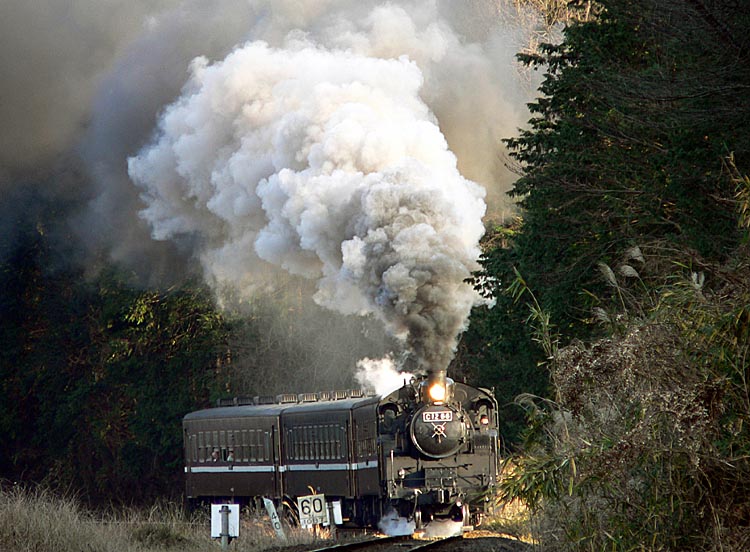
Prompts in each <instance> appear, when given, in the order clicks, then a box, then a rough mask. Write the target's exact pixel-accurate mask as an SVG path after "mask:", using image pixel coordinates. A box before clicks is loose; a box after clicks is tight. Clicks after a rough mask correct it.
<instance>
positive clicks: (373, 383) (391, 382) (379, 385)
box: [354, 356, 414, 396]
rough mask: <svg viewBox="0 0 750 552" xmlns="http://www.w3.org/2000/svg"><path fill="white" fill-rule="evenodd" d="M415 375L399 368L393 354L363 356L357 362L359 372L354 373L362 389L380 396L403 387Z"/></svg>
mask: <svg viewBox="0 0 750 552" xmlns="http://www.w3.org/2000/svg"><path fill="white" fill-rule="evenodd" d="M413 377H414V374H411V373H409V372H403V371H401V370H399V369H398V368H397V366H396V362H395V361H394V360H393V357H391V356H386V357H383V358H377V359H371V358H363V359H362V360H360V361H359V362H357V372H356V373H355V374H354V379H355V380H357V383H359V385H360V386H361V387H362V389H364V390H366V391H372V392H374V393H376V394H378V395H380V396H384V395H387V394H388V393H390V392H391V391H395V390H396V389H398V388H400V387H402V386H403V385H404V384H406V383H408V382H409V381H411V379H412V378H413Z"/></svg>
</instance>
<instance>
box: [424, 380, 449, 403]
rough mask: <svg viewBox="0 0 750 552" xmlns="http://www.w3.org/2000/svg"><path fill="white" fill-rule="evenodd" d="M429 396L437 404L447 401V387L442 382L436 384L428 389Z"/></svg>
mask: <svg viewBox="0 0 750 552" xmlns="http://www.w3.org/2000/svg"><path fill="white" fill-rule="evenodd" d="M427 395H428V396H429V397H430V400H431V401H432V402H435V403H440V402H443V401H444V400H445V395H446V392H445V385H444V384H443V383H442V382H435V383H433V384H432V385H430V387H429V388H428V389H427Z"/></svg>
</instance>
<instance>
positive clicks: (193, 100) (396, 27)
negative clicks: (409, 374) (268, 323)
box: [128, 5, 485, 369]
mask: <svg viewBox="0 0 750 552" xmlns="http://www.w3.org/2000/svg"><path fill="white" fill-rule="evenodd" d="M432 15H433V17H435V18H436V19H435V20H434V21H433V22H432V23H431V24H430V25H429V26H428V27H427V29H426V30H425V31H418V30H417V27H416V24H415V22H414V21H413V20H412V19H411V17H410V16H409V15H408V14H407V13H406V12H405V11H404V10H403V9H402V8H401V7H396V6H392V5H386V6H382V7H376V8H375V9H373V11H372V12H371V13H369V14H368V15H367V16H366V17H365V18H364V21H365V24H364V26H365V27H366V29H368V30H369V31H370V33H371V34H370V35H367V34H361V35H358V34H356V33H354V31H353V29H352V28H350V27H349V26H348V25H347V24H346V22H339V23H337V25H336V30H337V31H338V32H337V33H335V36H336V37H337V38H336V40H334V41H333V42H334V43H335V45H334V46H333V47H329V46H326V45H323V44H320V43H319V42H317V41H314V40H312V39H311V38H310V37H309V36H307V35H304V34H303V33H299V32H292V33H290V34H289V35H288V36H287V38H286V39H285V41H284V44H283V46H282V47H278V48H274V47H271V46H269V45H268V44H267V43H266V42H262V41H254V42H248V43H246V44H244V45H242V46H241V47H239V48H237V49H236V50H234V51H233V52H232V53H231V54H229V55H228V56H227V57H226V58H225V59H224V60H222V61H219V62H216V63H210V62H209V61H208V60H207V59H205V58H196V59H195V60H194V61H193V63H192V65H191V78H190V80H189V81H188V83H187V85H186V86H185V88H184V89H183V93H182V96H181V97H180V98H179V99H178V100H177V101H175V102H174V103H172V104H171V105H169V106H168V107H167V108H166V110H165V111H164V114H163V115H162V116H161V118H160V119H159V122H158V130H157V134H156V139H155V141H154V142H153V143H152V144H150V145H149V146H147V147H145V148H144V149H143V150H142V151H141V152H140V153H139V154H138V155H137V156H135V157H132V158H130V160H129V165H128V167H129V174H130V177H131V178H132V179H133V181H134V182H135V183H136V184H137V185H138V186H139V187H140V189H141V191H142V192H141V197H142V199H143V201H144V202H145V203H146V207H145V209H143V210H142V211H141V213H140V214H141V216H142V217H143V218H144V219H145V220H146V221H147V222H148V223H149V225H150V227H151V229H152V236H153V237H154V238H156V239H158V240H168V239H174V238H181V237H184V236H190V237H191V238H192V239H193V240H194V241H195V243H197V244H199V245H198V246H197V247H198V255H199V257H200V259H201V262H202V265H203V268H204V272H205V274H206V276H207V278H208V279H209V280H210V281H212V282H215V283H217V284H220V285H231V286H233V287H238V288H239V289H240V290H243V291H246V292H247V293H248V294H252V293H253V292H254V290H255V289H257V285H258V278H259V272H258V270H256V268H257V267H259V266H262V261H265V262H266V263H270V264H271V265H274V266H277V267H280V268H282V269H284V270H286V271H288V272H290V273H292V274H297V275H300V276H303V277H306V278H309V279H313V280H315V281H316V282H317V292H316V294H315V300H316V302H318V303H319V304H320V305H323V306H326V307H328V308H330V309H332V310H335V311H337V312H340V313H342V314H359V315H369V314H372V315H375V316H377V317H378V318H380V319H381V320H382V321H383V322H384V323H385V325H386V327H387V329H388V330H389V332H390V333H391V335H393V336H396V337H397V338H399V339H401V340H403V342H404V344H405V348H406V350H408V351H410V352H411V353H412V354H413V358H414V360H415V361H416V363H417V365H418V367H420V368H426V369H432V368H433V367H435V368H436V369H444V368H445V367H447V365H448V363H449V362H450V359H451V358H452V355H453V351H454V349H455V346H456V342H457V337H458V335H459V334H460V332H461V331H462V330H463V329H465V326H466V321H467V318H468V315H469V311H470V309H471V308H472V306H474V305H475V304H477V303H478V302H479V300H480V299H479V296H478V295H477V293H476V292H475V291H474V290H473V289H472V287H471V286H470V285H469V284H467V283H466V282H465V280H466V279H467V278H468V277H469V276H470V274H471V272H472V271H473V270H475V269H476V268H478V265H477V262H476V260H477V258H478V257H479V253H480V251H479V247H478V242H479V239H480V237H481V236H482V234H483V231H484V227H483V223H482V218H483V216H484V214H485V203H484V195H485V191H484V189H483V188H482V187H481V186H480V185H478V184H476V183H474V182H472V181H470V180H467V179H466V178H464V177H463V176H462V175H461V174H460V173H459V171H458V167H457V160H456V157H455V155H454V154H453V153H452V152H451V151H450V150H449V149H448V144H447V141H446V139H445V137H444V136H443V134H442V133H441V131H440V127H439V121H438V120H437V118H436V116H435V115H434V114H433V113H432V112H431V110H430V109H429V107H428V105H427V104H426V103H425V101H424V100H423V98H422V97H421V94H422V93H423V86H424V83H425V75H424V72H423V71H422V70H421V69H420V67H419V65H418V64H417V63H416V62H415V61H413V60H412V59H411V58H410V57H409V56H408V55H406V54H401V55H398V57H395V56H396V54H399V53H401V52H402V51H401V50H399V51H393V52H388V55H382V54H383V50H384V49H385V50H389V49H392V46H391V41H390V40H386V39H388V38H389V37H390V38H395V37H397V36H405V37H407V39H409V40H412V41H414V44H412V45H411V46H410V48H407V51H411V52H412V53H413V54H414V55H415V56H416V57H420V56H421V57H425V56H428V55H433V56H445V55H446V52H445V49H446V48H448V47H451V46H455V47H458V46H459V42H458V41H457V39H456V38H455V36H452V35H451V33H450V30H449V28H448V27H447V26H445V25H444V24H443V23H442V22H441V21H440V20H439V19H438V18H437V14H432ZM394 33H397V34H394ZM420 35H421V36H420ZM341 36H345V37H348V38H347V40H346V42H347V46H348V47H347V48H346V49H344V48H342V42H344V40H343V39H342V38H340V37H341ZM366 39H367V40H369V42H366V43H365V40H366ZM407 46H408V45H407ZM371 51H376V52H379V53H380V54H381V55H382V57H379V56H375V55H372V54H371V53H370V52H371ZM363 52H367V53H363ZM427 67H428V68H429V64H428V65H427Z"/></svg>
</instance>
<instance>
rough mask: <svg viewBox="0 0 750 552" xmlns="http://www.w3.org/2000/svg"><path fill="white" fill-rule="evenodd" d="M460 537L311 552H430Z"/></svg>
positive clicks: (333, 547) (384, 539)
mask: <svg viewBox="0 0 750 552" xmlns="http://www.w3.org/2000/svg"><path fill="white" fill-rule="evenodd" d="M461 538H462V537H461V536H454V537H445V538H441V539H436V540H429V541H425V540H416V539H414V538H412V537H403V536H402V537H382V538H376V539H369V540H364V541H357V542H348V543H342V544H334V545H331V546H327V547H325V548H318V549H317V550H313V551H311V552H351V551H353V550H357V551H362V550H366V551H367V552H417V551H418V552H427V551H428V550H429V551H430V552H431V551H432V550H436V549H438V548H439V547H440V546H442V545H445V544H447V543H449V542H453V541H456V540H459V539H461Z"/></svg>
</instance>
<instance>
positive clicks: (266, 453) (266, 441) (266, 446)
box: [262, 431, 271, 462]
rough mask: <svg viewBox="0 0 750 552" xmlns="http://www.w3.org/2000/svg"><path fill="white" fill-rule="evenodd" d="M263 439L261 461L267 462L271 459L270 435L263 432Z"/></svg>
mask: <svg viewBox="0 0 750 552" xmlns="http://www.w3.org/2000/svg"><path fill="white" fill-rule="evenodd" d="M262 438H263V460H264V461H266V462H267V461H269V460H270V459H271V434H270V433H269V432H268V431H264V432H263V434H262Z"/></svg>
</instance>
